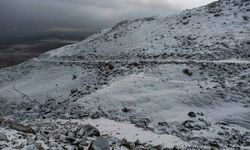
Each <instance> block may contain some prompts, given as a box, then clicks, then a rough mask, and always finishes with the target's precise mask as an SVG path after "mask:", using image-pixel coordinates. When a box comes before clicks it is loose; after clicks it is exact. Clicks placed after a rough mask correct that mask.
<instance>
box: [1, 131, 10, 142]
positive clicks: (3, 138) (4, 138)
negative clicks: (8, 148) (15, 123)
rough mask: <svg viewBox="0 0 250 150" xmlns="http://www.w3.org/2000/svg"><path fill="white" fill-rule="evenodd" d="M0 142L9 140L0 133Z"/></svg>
mask: <svg viewBox="0 0 250 150" xmlns="http://www.w3.org/2000/svg"><path fill="white" fill-rule="evenodd" d="M0 141H5V142H8V141H9V140H8V138H7V136H6V135H5V134H3V133H1V132H0Z"/></svg>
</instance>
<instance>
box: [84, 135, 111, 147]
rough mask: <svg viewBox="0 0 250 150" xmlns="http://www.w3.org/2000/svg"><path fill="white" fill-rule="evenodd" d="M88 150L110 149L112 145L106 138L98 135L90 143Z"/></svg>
mask: <svg viewBox="0 0 250 150" xmlns="http://www.w3.org/2000/svg"><path fill="white" fill-rule="evenodd" d="M88 150H110V145H109V142H108V141H107V140H106V139H105V138H103V137H98V138H97V139H96V140H95V141H93V142H92V143H91V144H90V146H89V148H88Z"/></svg>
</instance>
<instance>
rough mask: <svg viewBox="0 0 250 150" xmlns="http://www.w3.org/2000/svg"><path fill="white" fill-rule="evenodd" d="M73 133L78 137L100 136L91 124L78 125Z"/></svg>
mask: <svg viewBox="0 0 250 150" xmlns="http://www.w3.org/2000/svg"><path fill="white" fill-rule="evenodd" d="M74 133H75V135H76V136H78V137H83V136H90V137H93V136H100V132H99V131H98V129H97V128H95V127H93V126H92V125H89V124H87V125H79V126H78V127H77V129H76V130H75V132H74Z"/></svg>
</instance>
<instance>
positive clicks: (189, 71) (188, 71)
mask: <svg viewBox="0 0 250 150" xmlns="http://www.w3.org/2000/svg"><path fill="white" fill-rule="evenodd" d="M183 73H185V74H187V75H189V76H192V75H193V73H192V71H191V70H189V69H184V70H183Z"/></svg>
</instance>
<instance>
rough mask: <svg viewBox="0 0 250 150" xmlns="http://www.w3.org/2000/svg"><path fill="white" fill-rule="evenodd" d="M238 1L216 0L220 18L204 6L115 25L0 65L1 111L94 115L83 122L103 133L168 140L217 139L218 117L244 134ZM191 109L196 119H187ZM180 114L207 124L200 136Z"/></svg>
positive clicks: (245, 60) (245, 49) (244, 48)
mask: <svg viewBox="0 0 250 150" xmlns="http://www.w3.org/2000/svg"><path fill="white" fill-rule="evenodd" d="M241 2H242V1H240V0H236V1H231V0H230V1H226V0H225V1H223V0H222V1H220V2H219V5H218V6H216V9H219V10H218V11H220V9H221V11H220V13H219V14H216V15H219V16H216V15H215V13H210V12H209V10H208V9H211V8H210V6H209V7H208V6H204V7H199V8H195V9H192V10H185V11H183V12H181V13H179V14H175V15H172V16H168V17H148V18H141V19H137V20H128V21H123V22H121V23H119V24H117V25H116V26H115V27H113V28H111V29H105V30H103V31H101V32H99V33H96V34H94V35H92V36H90V37H89V38H88V39H86V40H84V41H82V42H80V43H76V44H73V45H68V46H65V47H62V48H59V49H56V50H53V51H50V52H47V53H45V54H43V55H41V56H40V57H38V58H34V59H31V60H29V61H27V62H25V63H23V64H20V65H17V66H14V67H10V68H6V69H2V70H0V76H1V77H0V102H1V105H0V114H1V115H6V116H14V117H16V118H21V119H24V118H25V119H27V118H28V119H30V120H32V119H33V120H32V121H34V120H35V122H36V121H37V120H36V119H37V118H39V117H45V118H46V117H48V118H49V117H52V118H53V117H54V118H55V119H58V118H64V119H66V120H67V119H70V118H78V119H79V118H80V117H83V116H85V115H86V114H87V117H92V116H93V114H96V113H98V114H100V116H99V117H105V118H106V119H104V118H100V119H97V120H86V121H85V122H86V123H90V124H92V125H94V126H97V125H99V126H97V127H98V128H99V129H100V130H101V132H102V133H103V134H110V135H112V136H114V137H116V138H119V139H121V138H127V139H129V140H131V141H135V140H136V139H139V140H142V141H145V142H149V141H150V140H152V142H151V143H152V144H161V143H165V144H166V145H170V146H174V145H183V146H185V145H186V144H194V143H192V142H193V141H192V142H190V141H186V143H185V142H184V141H182V140H180V138H183V139H185V138H186V139H188V138H194V137H196V136H198V137H202V136H204V137H209V140H211V141H213V140H216V139H217V138H218V136H219V135H218V132H219V131H221V130H222V129H219V127H220V126H219V125H218V122H220V121H222V122H226V123H228V124H229V125H228V126H229V127H230V128H227V127H226V129H225V130H223V132H231V129H237V130H240V131H242V132H245V131H249V120H250V118H249V116H250V115H249V114H250V109H249V103H250V100H249V97H250V95H249V88H250V85H249V83H250V82H249V78H250V76H249V72H250V66H249V64H250V58H249V56H250V53H249V52H250V51H249V39H248V37H249V30H250V29H249V21H246V20H243V19H242V16H243V15H249V11H247V9H249V8H248V6H247V3H249V2H248V1H244V3H246V4H244V5H242V6H239V5H240V4H238V5H236V4H237V3H241ZM217 7H218V8H217ZM187 22H188V23H187ZM185 69H188V70H189V71H190V72H192V75H188V74H185V72H183V71H184V70H185ZM74 76H76V78H75V79H74V78H73V77H74ZM72 91H73V92H72ZM74 91H75V92H74ZM49 100H52V102H48V101H49ZM30 106H31V108H30ZM124 108H127V109H128V110H129V111H128V112H124V111H122V110H123V109H124ZM191 111H192V112H195V113H196V114H197V117H196V118H191V117H189V116H188V113H189V112H191ZM199 114H203V115H199ZM131 118H136V119H145V118H146V119H148V120H150V123H149V125H148V127H149V128H151V129H152V131H153V132H151V131H147V130H146V131H144V130H143V129H141V128H137V127H135V126H134V125H132V124H131V123H129V122H131ZM114 120H115V121H114ZM187 120H191V121H194V123H197V124H205V125H206V126H208V127H207V128H208V129H201V130H200V132H203V133H204V134H203V135H202V136H199V134H200V132H199V131H197V132H196V131H192V130H191V129H186V130H187V133H186V132H185V133H184V132H182V131H180V128H182V127H183V123H184V122H185V121H187ZM201 120H205V121H201ZM78 121H79V120H78ZM80 121H83V120H80ZM37 122H39V121H37ZM162 122H166V123H168V125H169V127H165V128H164V131H165V130H166V131H167V132H168V133H169V134H166V132H164V131H162V130H160V127H159V123H162ZM206 123H207V124H211V125H210V126H209V125H207V124H206ZM227 129H228V130H230V131H227ZM128 130H129V131H131V132H127V131H128ZM189 130H191V131H189ZM0 131H2V132H4V133H6V134H7V130H6V129H2V128H0ZM116 132H119V133H120V134H116ZM156 133H158V134H161V135H158V134H156ZM176 133H178V137H177V136H176V135H174V134H176ZM10 134H12V135H15V134H16V133H14V132H13V133H12V132H11V133H10ZM232 135H233V133H232ZM8 136H11V135H8ZM159 137H160V138H159ZM219 137H221V138H222V139H224V141H226V138H227V137H222V136H219ZM10 138H11V137H10ZM227 140H230V139H227ZM195 142H202V140H201V141H199V140H197V141H195ZM199 144H201V143H199ZM202 144H204V143H202ZM206 144H207V143H206ZM223 144H224V147H225V148H227V146H226V145H227V144H226V143H223ZM196 145H197V144H196ZM236 146H240V145H236Z"/></svg>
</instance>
